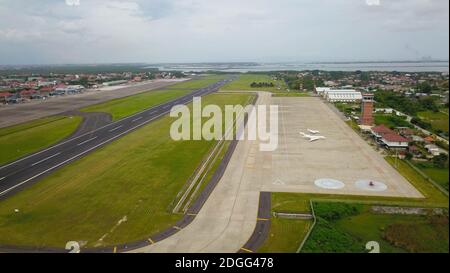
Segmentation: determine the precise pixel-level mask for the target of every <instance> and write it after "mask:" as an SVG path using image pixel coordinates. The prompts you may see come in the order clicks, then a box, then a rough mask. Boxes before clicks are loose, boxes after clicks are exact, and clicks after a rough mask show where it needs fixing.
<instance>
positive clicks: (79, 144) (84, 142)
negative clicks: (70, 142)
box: [77, 136, 97, 146]
mask: <svg viewBox="0 0 450 273" xmlns="http://www.w3.org/2000/svg"><path fill="white" fill-rule="evenodd" d="M96 138H97V136H96V137H93V138H90V139H88V140H86V141H83V142H81V143H78V144H77V146H81V145H83V144H86V143H88V142H90V141H92V140H94V139H96Z"/></svg>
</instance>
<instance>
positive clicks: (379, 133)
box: [370, 124, 395, 138]
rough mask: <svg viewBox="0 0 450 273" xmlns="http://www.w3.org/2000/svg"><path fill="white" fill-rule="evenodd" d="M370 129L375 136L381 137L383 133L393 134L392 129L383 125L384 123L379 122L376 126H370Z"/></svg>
mask: <svg viewBox="0 0 450 273" xmlns="http://www.w3.org/2000/svg"><path fill="white" fill-rule="evenodd" d="M370 130H371V131H372V134H373V135H374V136H375V137H377V138H380V137H382V136H383V135H384V134H395V132H394V131H392V130H391V129H389V128H388V127H386V126H384V124H380V125H378V126H375V127H372V129H370Z"/></svg>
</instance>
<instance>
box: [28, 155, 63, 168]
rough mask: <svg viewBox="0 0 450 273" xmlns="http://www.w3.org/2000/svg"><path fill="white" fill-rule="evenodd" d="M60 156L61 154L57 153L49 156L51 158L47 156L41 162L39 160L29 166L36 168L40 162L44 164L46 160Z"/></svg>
mask: <svg viewBox="0 0 450 273" xmlns="http://www.w3.org/2000/svg"><path fill="white" fill-rule="evenodd" d="M60 154H61V153H57V154H54V155H51V156H49V157H46V158H44V159H42V160H39V161H38V162H35V163H33V164H31V166H36V165H37V164H39V163H42V162H44V161H47V160H49V159H50V158H53V157H55V156H58V155H60Z"/></svg>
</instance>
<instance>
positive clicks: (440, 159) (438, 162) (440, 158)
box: [433, 154, 448, 169]
mask: <svg viewBox="0 0 450 273" xmlns="http://www.w3.org/2000/svg"><path fill="white" fill-rule="evenodd" d="M447 161H448V155H446V154H440V155H437V156H435V157H433V165H434V166H435V167H437V168H441V169H443V168H445V167H446V165H447Z"/></svg>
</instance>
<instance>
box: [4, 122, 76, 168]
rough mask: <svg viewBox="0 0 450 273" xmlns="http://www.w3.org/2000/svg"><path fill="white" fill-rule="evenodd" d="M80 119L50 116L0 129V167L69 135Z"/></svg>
mask: <svg viewBox="0 0 450 273" xmlns="http://www.w3.org/2000/svg"><path fill="white" fill-rule="evenodd" d="M81 121H82V118H81V117H77V116H74V117H67V116H52V117H47V118H42V119H37V120H34V121H31V122H27V123H23V124H19V125H15V126H11V127H5V128H1V129H0V151H1V153H0V165H2V164H5V163H8V162H11V161H14V160H16V159H18V158H20V157H23V156H26V155H28V154H31V153H34V152H37V151H39V150H41V149H44V148H46V147H48V146H51V145H52V144H55V143H57V142H59V141H61V140H62V139H64V138H66V137H68V136H69V135H71V134H72V133H73V132H74V131H75V130H76V129H77V127H78V125H79V124H80V123H81Z"/></svg>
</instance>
